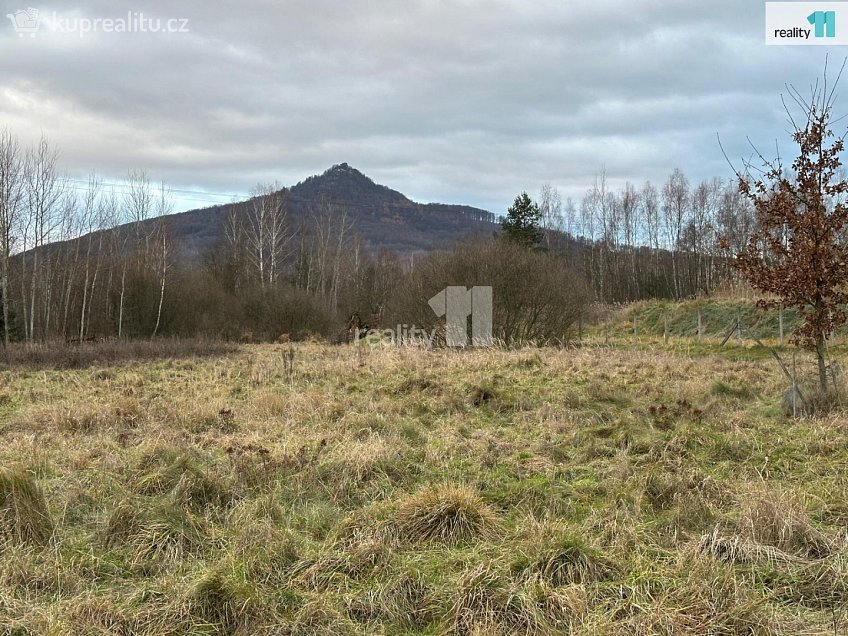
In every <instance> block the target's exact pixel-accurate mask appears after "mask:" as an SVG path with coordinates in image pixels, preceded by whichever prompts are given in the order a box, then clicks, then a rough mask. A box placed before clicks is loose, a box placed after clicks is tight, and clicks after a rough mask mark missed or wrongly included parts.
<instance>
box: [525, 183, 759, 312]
mask: <svg viewBox="0 0 848 636" xmlns="http://www.w3.org/2000/svg"><path fill="white" fill-rule="evenodd" d="M536 205H537V206H538V209H539V214H540V218H539V223H540V227H541V228H542V230H543V245H544V247H545V248H546V249H549V250H553V251H558V252H561V253H563V255H564V257H565V258H567V259H569V261H570V262H571V264H572V265H573V266H575V267H576V268H577V269H579V270H580V271H582V272H583V273H584V274H585V276H586V278H587V279H588V280H589V281H590V283H591V286H592V290H593V292H594V294H595V297H596V298H597V299H598V300H600V301H602V302H628V301H635V300H641V299H645V298H670V299H675V300H680V299H683V298H688V297H693V296H697V295H699V294H708V293H710V292H711V291H713V290H714V289H716V287H718V286H719V285H722V284H725V283H732V282H735V281H738V273H737V272H736V271H735V270H734V268H733V267H732V256H733V255H734V254H736V253H738V252H739V251H741V250H742V249H743V248H744V246H745V245H746V243H747V241H748V237H749V236H751V234H752V233H753V232H754V231H755V228H756V219H755V215H754V209H753V205H752V204H751V202H750V200H749V199H748V198H747V197H745V196H744V194H742V193H741V192H740V191H739V184H738V181H737V180H735V179H734V180H721V179H718V178H714V179H710V180H706V181H702V182H700V183H698V184H696V185H694V186H693V185H692V184H691V183H690V181H689V179H688V178H687V177H686V175H685V174H684V173H683V172H682V171H681V170H679V169H676V170H674V171H673V172H672V173H671V174H670V175H669V176H668V178H667V179H666V180H665V182H664V183H663V184H661V185H659V186H658V185H655V184H653V183H651V182H650V181H648V182H646V183H645V184H644V185H642V186H641V187H637V186H635V185H634V184H632V183H629V182H628V183H625V184H624V186H622V187H620V188H618V189H615V188H612V187H610V185H609V183H608V181H607V177H606V174H605V173H604V172H601V173H600V174H599V175H598V176H597V177H596V178H595V180H594V183H593V184H592V186H591V187H590V188H589V189H588V190H587V192H586V194H585V195H584V197H583V199H582V201H581V202H580V203H579V205H576V204H575V203H574V201H572V200H571V199H566V200H565V201H563V200H562V196H561V195H560V193H559V192H558V190H557V189H556V188H555V187H552V186H550V185H545V186H543V188H542V190H541V192H540V194H539V197H538V199H537V202H536Z"/></svg>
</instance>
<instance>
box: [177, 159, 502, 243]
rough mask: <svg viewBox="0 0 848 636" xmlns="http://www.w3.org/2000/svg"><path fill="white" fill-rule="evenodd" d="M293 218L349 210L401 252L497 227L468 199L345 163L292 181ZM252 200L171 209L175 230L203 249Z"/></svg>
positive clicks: (296, 223) (302, 220)
mask: <svg viewBox="0 0 848 636" xmlns="http://www.w3.org/2000/svg"><path fill="white" fill-rule="evenodd" d="M287 200H288V223H289V225H290V227H291V228H292V229H297V228H299V227H303V226H307V225H309V224H310V222H311V219H312V218H313V216H314V214H315V213H317V212H319V211H320V209H321V206H323V205H327V204H329V205H332V206H333V207H334V209H335V212H336V213H341V212H344V213H345V214H346V215H347V220H348V223H349V225H350V226H351V227H352V229H353V232H355V233H358V234H359V235H360V236H362V238H363V240H364V243H365V245H366V247H367V248H368V249H369V250H370V251H372V252H377V251H379V250H380V249H390V250H394V251H396V252H398V253H400V254H410V253H415V252H426V251H430V250H432V249H433V248H434V247H437V246H441V245H447V244H450V243H453V242H454V241H456V240H457V239H459V238H463V237H467V236H472V235H491V233H492V231H494V230H495V229H496V225H495V222H496V217H495V215H494V214H493V213H492V212H488V211H486V210H481V209H478V208H473V207H469V206H464V205H447V204H441V203H430V204H422V203H416V202H414V201H411V200H410V199H408V198H407V197H406V196H404V195H403V194H401V193H400V192H397V191H395V190H392V189H391V188H388V187H386V186H383V185H379V184H376V183H374V181H372V180H371V179H369V178H368V177H367V176H365V175H364V174H362V173H361V172H360V171H359V170H357V169H356V168H353V167H351V166H349V165H348V164H346V163H342V164H339V165H335V166H333V167H332V168H330V169H328V170H327V171H325V172H324V173H323V174H321V175H317V176H313V177H309V178H308V179H306V180H305V181H302V182H301V183H298V184H297V185H295V186H292V187H291V188H290V189H289V193H288V197H287ZM251 205H252V203H251V201H243V202H240V203H235V204H230V205H221V206H215V207H210V208H203V209H199V210H191V211H189V212H183V213H180V214H174V215H171V216H170V217H169V219H168V227H169V231H170V233H171V236H172V237H173V238H174V239H176V241H177V243H178V244H180V247H181V248H182V249H183V250H184V251H185V253H187V254H188V255H199V254H202V253H203V252H204V251H206V250H208V249H209V248H212V247H214V246H215V245H216V244H217V243H218V241H219V239H220V238H221V233H222V226H223V220H224V217H225V216H226V214H227V213H228V211H229V210H230V209H231V208H232V207H235V208H236V209H237V210H238V211H239V213H240V214H245V215H246V214H247V213H248V210H249V209H250V208H251Z"/></svg>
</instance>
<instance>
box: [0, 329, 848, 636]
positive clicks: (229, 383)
mask: <svg viewBox="0 0 848 636" xmlns="http://www.w3.org/2000/svg"><path fill="white" fill-rule="evenodd" d="M746 351H748V349H746V348H740V347H731V346H728V347H726V348H724V349H719V348H718V347H717V346H714V345H713V346H712V348H710V347H709V346H707V345H700V347H699V349H698V351H697V355H691V354H690V353H687V352H686V351H685V350H682V349H681V348H680V347H676V348H675V347H672V348H669V349H668V350H665V349H663V348H662V347H651V348H649V349H646V348H645V347H643V346H629V345H628V344H627V338H626V335H624V336H622V337H621V338H620V343H619V344H618V345H616V346H612V347H600V346H584V347H582V348H578V349H565V348H564V349H553V348H546V349H523V350H512V351H502V350H481V351H443V350H436V351H423V350H417V349H395V348H382V347H359V348H357V347H352V346H337V347H333V346H325V345H321V344H296V345H292V346H289V345H249V346H242V347H239V348H238V349H237V350H234V351H222V352H218V353H213V354H212V355H207V356H203V357H198V356H189V357H174V358H166V359H158V360H157V359H152V358H151V359H147V360H144V361H136V362H129V361H122V360H115V361H112V362H109V363H108V364H98V363H96V362H93V363H92V364H90V365H89V366H86V367H85V368H79V369H66V370H52V369H49V368H42V367H40V366H38V365H33V366H31V367H26V366H24V367H18V368H15V369H13V370H6V371H2V372H0V431H2V440H3V444H2V446H0V466H1V467H2V468H1V469H0V635H2V636H12V635H15V636H24V635H36V634H38V635H41V634H45V635H47V634H49V635H53V634H57V635H58V634H68V635H71V634H73V635H80V634H103V635H106V634H110V635H112V634H119V635H131V634H133V635H135V634H139V635H145V636H153V635H165V634H210V635H212V634H222V635H223V634H241V635H245V636H247V635H251V636H252V635H292V636H296V635H308V634H332V635H333V636H344V635H346V634H396V635H401V634H404V635H410V636H411V635H424V634H433V635H435V634H456V635H463V636H464V635H468V636H471V635H476V636H484V635H503V636H506V635H511V634H519V635H521V634H527V635H529V634H574V635H587V636H588V635H594V634H613V635H615V634H637V635H642V634H644V635H648V634H668V635H676V634H693V635H695V634H716V635H719V634H721V635H735V634H738V635H743V634H787V635H790V634H791V635H798V634H844V633H848V609H846V603H847V602H848V541H846V523H848V476H846V465H848V443H846V442H848V420H846V418H845V417H844V416H842V415H838V414H830V415H828V416H825V417H819V418H809V419H797V420H796V419H792V418H790V417H787V415H786V414H785V412H784V407H783V405H782V403H781V396H782V393H783V392H784V391H785V389H786V382H785V380H784V378H783V376H782V375H781V372H780V370H779V369H778V368H777V366H776V364H775V363H774V361H773V360H771V359H769V358H768V357H767V356H763V355H753V354H752V355H746V353H745V352H746ZM803 362H804V364H805V365H806V367H804V368H809V367H810V365H811V360H810V359H806V358H805V359H804V360H803Z"/></svg>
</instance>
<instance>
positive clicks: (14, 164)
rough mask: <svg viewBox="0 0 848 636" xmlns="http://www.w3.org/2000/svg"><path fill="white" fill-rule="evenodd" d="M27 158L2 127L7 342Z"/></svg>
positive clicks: (0, 246) (0, 260)
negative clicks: (12, 262)
mask: <svg viewBox="0 0 848 636" xmlns="http://www.w3.org/2000/svg"><path fill="white" fill-rule="evenodd" d="M24 183H25V180H24V158H23V154H22V152H21V148H20V144H19V142H18V139H17V137H15V136H14V135H13V134H12V132H11V131H9V130H7V129H3V130H0V295H2V299H0V302H2V309H3V345H4V346H6V347H8V345H9V330H10V326H9V319H10V315H9V314H10V312H9V305H10V302H11V300H10V298H9V292H10V289H9V268H10V259H11V256H12V252H13V250H14V249H15V245H16V243H17V240H18V236H17V232H18V229H19V228H18V225H19V223H20V220H21V215H22V213H23V203H24Z"/></svg>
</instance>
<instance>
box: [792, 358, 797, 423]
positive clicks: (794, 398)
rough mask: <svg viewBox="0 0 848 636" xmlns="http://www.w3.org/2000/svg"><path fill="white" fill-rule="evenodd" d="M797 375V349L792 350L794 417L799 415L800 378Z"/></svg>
mask: <svg viewBox="0 0 848 636" xmlns="http://www.w3.org/2000/svg"><path fill="white" fill-rule="evenodd" d="M796 377H797V376H796V375H795V350H794V349H793V350H792V417H793V418H795V417H798V405H797V399H798V380H797V379H796Z"/></svg>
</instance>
